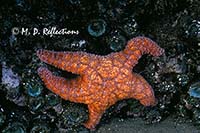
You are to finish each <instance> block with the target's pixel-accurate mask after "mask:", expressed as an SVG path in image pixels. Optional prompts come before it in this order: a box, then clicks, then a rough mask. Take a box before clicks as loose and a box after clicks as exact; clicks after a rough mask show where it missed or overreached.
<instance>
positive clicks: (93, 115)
mask: <svg viewBox="0 0 200 133" xmlns="http://www.w3.org/2000/svg"><path fill="white" fill-rule="evenodd" d="M88 110H89V119H88V120H87V121H86V122H85V123H84V124H83V125H84V126H85V127H86V128H88V129H92V130H94V129H95V126H96V125H97V124H98V123H99V121H100V119H101V117H102V114H103V113H104V111H105V110H102V109H100V108H99V107H97V106H95V105H93V104H90V105H88Z"/></svg>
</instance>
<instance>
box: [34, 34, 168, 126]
mask: <svg viewBox="0 0 200 133" xmlns="http://www.w3.org/2000/svg"><path fill="white" fill-rule="evenodd" d="M146 53H148V54H151V55H153V56H160V55H161V54H163V53H164V50H163V49H162V48H160V47H159V46H158V45H157V44H156V43H155V42H153V41H152V40H150V39H148V38H145V37H136V38H133V39H131V40H130V41H129V42H128V43H127V46H126V48H125V49H124V50H123V51H121V52H116V53H111V54H109V55H106V56H98V55H94V54H89V53H85V52H53V51H47V50H38V51H37V55H38V57H39V58H40V59H41V60H42V61H43V62H46V63H48V64H51V65H54V66H56V67H58V68H60V69H62V70H66V71H70V72H72V73H75V74H79V75H80V76H79V77H78V78H76V79H72V80H66V79H64V78H63V77H58V76H55V75H53V74H52V73H51V72H50V71H49V70H48V69H47V68H44V67H41V68H39V69H38V74H39V76H40V77H41V78H42V80H43V81H44V83H45V85H46V86H47V88H48V89H49V90H51V91H52V92H54V93H56V94H58V95H60V96H61V97H62V98H63V99H65V100H70V101H72V102H77V103H84V104H87V105H88V110H89V119H88V121H87V122H86V123H84V126H85V127H86V128H89V129H94V128H95V126H96V125H97V124H98V123H99V121H100V118H101V116H102V114H103V113H104V112H105V110H106V109H107V108H109V107H110V106H111V105H113V104H115V103H116V102H117V101H119V100H122V99H129V98H134V99H137V100H139V101H140V103H141V104H143V105H144V106H153V105H155V104H156V99H155V97H154V92H153V90H152V88H151V86H150V85H149V84H148V83H147V81H146V80H145V79H144V78H143V77H142V76H140V75H138V74H136V73H133V72H132V68H133V67H134V66H135V65H136V64H137V63H138V60H139V58H140V57H141V56H142V54H146Z"/></svg>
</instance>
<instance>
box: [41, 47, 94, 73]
mask: <svg viewBox="0 0 200 133" xmlns="http://www.w3.org/2000/svg"><path fill="white" fill-rule="evenodd" d="M37 56H38V57H39V58H40V60H42V61H43V62H45V63H47V64H50V65H53V66H55V67H58V68H60V69H62V70H66V71H69V72H72V73H75V74H83V73H84V72H85V70H86V69H88V64H89V63H90V62H91V61H92V60H95V59H96V58H97V57H96V56H95V55H92V54H88V53H85V52H54V51H49V50H38V51H37Z"/></svg>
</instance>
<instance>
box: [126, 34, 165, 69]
mask: <svg viewBox="0 0 200 133" xmlns="http://www.w3.org/2000/svg"><path fill="white" fill-rule="evenodd" d="M122 53H123V54H124V56H126V58H127V62H126V63H127V64H128V65H131V66H132V67H134V66H135V65H136V64H137V63H138V60H139V59H140V57H141V56H142V55H143V54H150V55H152V56H156V57H157V56H160V55H162V54H163V53H164V49H162V48H161V47H159V46H158V45H157V44H156V43H155V42H154V41H152V40H151V39H149V38H146V37H136V38H133V39H131V40H130V41H129V42H128V43H127V46H126V48H125V49H124V51H123V52H122Z"/></svg>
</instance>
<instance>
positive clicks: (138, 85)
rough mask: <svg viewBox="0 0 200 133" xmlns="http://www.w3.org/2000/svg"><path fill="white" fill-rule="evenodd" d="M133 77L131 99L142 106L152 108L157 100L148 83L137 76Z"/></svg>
mask: <svg viewBox="0 0 200 133" xmlns="http://www.w3.org/2000/svg"><path fill="white" fill-rule="evenodd" d="M133 75H134V86H133V90H132V91H131V97H132V98H134V99H137V100H139V101H140V103H141V104H142V105H144V106H154V105H156V104H157V100H156V98H155V96H154V91H153V89H152V87H151V86H150V85H149V84H148V82H147V81H146V80H145V79H144V78H143V77H142V76H141V75H139V74H135V73H134V74H133Z"/></svg>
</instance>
